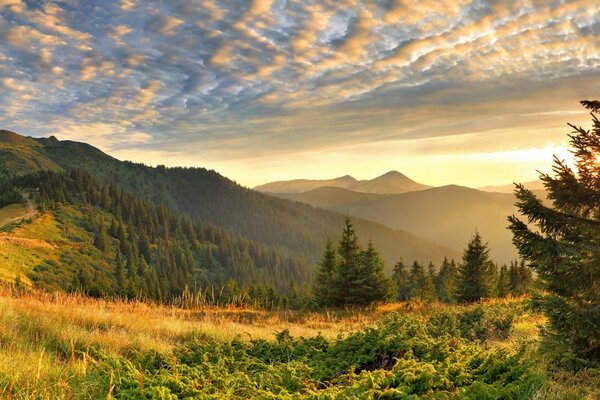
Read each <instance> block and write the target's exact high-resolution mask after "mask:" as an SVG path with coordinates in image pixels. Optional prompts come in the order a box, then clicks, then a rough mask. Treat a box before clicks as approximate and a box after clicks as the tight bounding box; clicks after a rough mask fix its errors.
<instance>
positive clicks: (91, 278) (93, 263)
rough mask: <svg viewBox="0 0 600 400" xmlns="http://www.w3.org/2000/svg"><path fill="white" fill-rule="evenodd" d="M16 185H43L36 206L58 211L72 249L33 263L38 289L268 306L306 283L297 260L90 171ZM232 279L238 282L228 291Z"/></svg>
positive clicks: (30, 178) (41, 176)
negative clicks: (293, 284)
mask: <svg viewBox="0 0 600 400" xmlns="http://www.w3.org/2000/svg"><path fill="white" fill-rule="evenodd" d="M14 182H15V184H17V185H19V186H21V187H35V188H39V192H37V193H36V197H37V198H36V201H37V203H38V204H43V205H44V206H45V207H46V208H47V209H49V210H52V211H53V214H54V216H55V218H56V220H57V222H58V223H59V224H60V225H61V227H62V228H61V229H62V230H63V237H64V239H65V240H66V241H67V242H69V244H70V245H65V243H62V244H61V247H60V250H59V251H57V253H58V254H59V256H58V257H57V259H46V260H44V261H43V262H42V263H40V264H38V265H36V266H35V268H34V269H33V272H32V273H31V275H30V276H29V277H30V279H31V280H32V281H33V282H34V284H35V285H36V286H37V287H39V288H42V289H45V290H49V291H54V290H65V291H82V292H84V293H86V294H88V295H91V296H95V297H99V296H120V297H127V298H148V299H153V300H157V301H172V300H173V299H177V298H180V297H181V296H182V295H183V293H184V291H185V290H186V287H187V288H188V289H187V290H188V291H189V288H190V287H192V288H194V289H193V290H194V291H195V292H196V293H195V294H194V295H195V296H196V299H197V298H200V297H201V298H202V301H203V302H212V303H224V302H228V301H233V299H236V300H235V301H236V302H237V304H255V305H259V306H265V307H268V308H271V307H279V306H281V305H283V304H284V302H285V298H284V296H285V294H286V293H287V292H288V289H289V282H290V280H293V281H298V282H306V281H307V280H308V275H309V273H310V271H309V270H308V268H306V265H305V264H304V263H302V262H301V261H299V260H297V259H294V258H291V257H289V256H286V255H285V254H283V253H282V252H280V251H275V250H273V249H270V248H268V247H266V246H264V245H262V244H259V243H255V242H250V241H247V240H244V239H241V238H238V237H237V236H235V235H233V234H231V233H229V232H227V231H225V230H223V229H220V228H216V227H214V226H211V225H205V224H203V223H201V222H199V221H193V220H191V219H190V218H188V217H185V216H181V215H180V214H178V213H175V212H173V211H171V210H169V209H167V208H166V207H164V206H162V205H161V206H154V205H152V204H150V203H147V202H145V201H144V200H142V199H140V198H139V197H137V196H135V195H132V194H130V193H128V192H126V191H124V190H122V189H120V188H118V187H117V186H116V185H115V184H111V185H100V184H99V183H98V182H97V181H96V180H95V179H94V178H93V177H92V176H91V175H89V174H88V173H86V172H83V171H72V172H70V173H68V174H66V173H56V172H38V173H35V174H30V175H25V176H22V177H19V178H16V179H15V180H14ZM73 243H75V244H76V245H72V244H73ZM230 280H235V285H234V286H231V287H226V283H227V282H228V281H230ZM214 288H223V289H217V290H214ZM209 291H210V295H209ZM297 295H298V294H296V296H297Z"/></svg>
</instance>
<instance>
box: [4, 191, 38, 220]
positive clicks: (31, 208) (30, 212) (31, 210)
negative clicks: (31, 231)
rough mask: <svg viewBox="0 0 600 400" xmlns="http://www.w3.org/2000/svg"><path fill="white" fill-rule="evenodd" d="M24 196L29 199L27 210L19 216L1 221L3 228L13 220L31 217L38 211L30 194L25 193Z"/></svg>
mask: <svg viewBox="0 0 600 400" xmlns="http://www.w3.org/2000/svg"><path fill="white" fill-rule="evenodd" d="M23 198H25V200H26V201H27V212H26V213H24V214H21V215H19V216H18V217H14V218H10V219H7V220H4V221H0V228H2V227H3V226H5V225H8V224H12V223H13V222H17V221H20V220H22V219H27V218H31V217H33V216H34V215H35V214H36V213H37V211H36V210H35V207H34V206H33V203H32V202H31V199H30V198H29V194H28V193H23Z"/></svg>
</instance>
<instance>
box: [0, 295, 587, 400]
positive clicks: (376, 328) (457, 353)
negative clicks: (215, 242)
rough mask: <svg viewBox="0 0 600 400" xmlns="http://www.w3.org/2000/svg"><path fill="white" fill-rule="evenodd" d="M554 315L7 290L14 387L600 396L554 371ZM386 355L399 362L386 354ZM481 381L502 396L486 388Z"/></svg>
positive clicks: (515, 308)
mask: <svg viewBox="0 0 600 400" xmlns="http://www.w3.org/2000/svg"><path fill="white" fill-rule="evenodd" d="M543 322H544V320H543V318H542V317H540V316H539V315H535V314H530V313H529V312H527V311H526V310H525V309H524V308H523V304H522V301H520V300H507V301H497V302H490V303H487V304H485V305H483V306H466V307H462V306H461V307H458V306H454V307H449V306H444V305H440V304H432V305H422V304H414V303H413V304H390V305H384V306H380V307H378V308H374V309H372V310H362V311H361V310H349V311H336V312H322V313H314V312H306V311H272V312H267V311H262V310H254V309H235V308H229V309H228V308H203V309H197V310H189V309H181V308H175V307H168V306H157V305H151V304H145V303H138V302H118V301H116V302H110V301H102V300H94V299H89V298H85V297H82V296H76V295H58V294H57V295H50V294H41V293H29V294H24V293H18V292H15V291H14V289H9V288H5V289H3V290H2V291H1V292H0V394H2V396H3V398H12V399H22V398H23V399H25V398H27V399H29V398H31V399H33V398H36V399H37V398H39V399H52V398H65V399H79V398H102V399H106V398H164V399H171V398H182V397H186V396H188V397H189V398H304V397H307V398H356V397H359V398H436V399H438V398H439V399H441V398H540V399H545V398H551V399H552V398H554V399H579V398H588V399H593V398H597V395H598V393H599V392H598V387H595V388H594V387H593V386H592V385H591V383H592V382H594V379H595V378H597V376H595V375H589V373H580V374H578V375H571V374H566V373H563V374H556V373H550V372H548V371H546V368H545V360H543V359H542V358H539V356H537V355H536V354H537V353H536V352H535V348H536V342H537V340H538V338H537V329H536V325H537V324H539V323H543ZM302 338H304V339H302ZM382 354H383V355H386V354H389V355H392V356H393V357H392V360H393V361H391V360H387V359H385V360H381V357H382ZM386 357H387V356H386ZM586 374H588V375H586ZM551 377H552V379H551ZM481 393H487V394H489V395H490V396H489V397H478V396H479V395H480V394H481ZM506 396H509V397H506Z"/></svg>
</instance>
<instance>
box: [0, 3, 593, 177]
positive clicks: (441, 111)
mask: <svg viewBox="0 0 600 400" xmlns="http://www.w3.org/2000/svg"><path fill="white" fill-rule="evenodd" d="M599 37H600V5H598V4H595V2H591V1H589V0H566V1H560V2H558V1H557V2H554V1H552V2H551V1H521V0H517V1H512V2H503V1H466V0H465V1H462V0H422V1H417V0H386V1H376V0H338V1H333V0H324V1H312V0H307V1H301V2H290V1H283V0H249V1H244V0H231V1H225V0H182V1H177V2H166V1H160V0H147V1H143V2H141V1H134V0H121V1H118V2H97V1H92V0H77V1H71V0H69V1H61V2H42V3H39V2H38V3H36V2H25V1H22V0H0V61H1V62H0V109H2V110H3V111H4V110H7V111H5V112H3V114H2V115H0V124H3V125H7V126H11V127H14V128H15V129H18V128H22V129H23V130H24V131H26V132H29V133H31V134H38V135H45V134H51V133H54V132H56V131H60V132H62V134H65V133H66V132H65V131H64V127H65V126H67V127H69V129H72V132H74V133H72V134H71V135H72V138H76V137H79V138H80V140H88V141H90V142H91V143H93V144H98V145H102V146H104V148H110V149H113V150H119V149H120V151H123V152H124V151H125V150H124V149H125V148H126V147H127V146H128V145H127V140H131V141H132V143H134V144H135V146H136V149H137V150H136V151H137V152H138V153H139V154H142V153H141V152H143V151H155V150H156V149H159V150H160V151H161V152H164V154H167V153H168V154H175V155H176V156H173V157H181V159H182V160H183V159H186V160H192V159H194V158H195V159H202V160H203V161H205V162H214V161H216V160H219V162H218V163H217V164H215V165H219V166H223V167H224V168H226V169H228V170H229V168H234V167H233V166H238V167H239V166H240V165H246V164H247V163H251V161H249V160H252V159H255V160H259V159H260V160H262V161H261V162H263V163H265V165H267V164H268V163H267V161H264V160H266V158H268V157H271V158H273V159H276V160H282V161H281V162H282V163H283V162H284V161H285V160H286V159H289V158H290V155H291V154H295V155H301V154H309V153H310V154H313V153H314V152H318V151H324V152H329V153H334V152H335V149H336V148H337V147H338V146H342V145H343V146H347V147H348V149H359V148H360V146H374V147H373V148H379V147H377V143H386V144H387V145H388V146H391V145H390V144H393V146H397V147H393V146H392V147H390V148H394V149H398V148H401V146H402V144H406V143H407V141H411V143H413V142H414V143H413V144H411V146H412V147H411V149H414V151H415V152H416V154H421V155H423V156H424V157H425V156H427V157H430V156H431V157H433V156H434V155H432V154H430V152H429V150H431V149H436V151H437V149H438V147H437V144H440V147H439V150H440V151H444V146H447V147H446V149H450V148H454V147H452V146H454V145H453V143H457V144H456V146H467V147H468V146H471V148H472V149H473V150H475V149H477V152H478V153H481V154H484V153H486V154H487V153H494V152H503V151H512V150H511V149H503V148H501V147H502V146H504V145H507V143H509V140H510V141H512V142H514V143H518V146H522V147H523V148H545V147H544V146H546V142H544V139H543V137H542V135H541V134H539V132H540V130H542V129H546V128H548V127H549V126H555V124H557V123H558V121H559V119H560V120H564V119H565V118H567V117H568V116H569V114H556V113H559V112H563V111H570V112H572V111H575V110H576V109H577V100H579V99H580V98H583V97H586V98H592V97H594V96H596V95H597V94H596V93H591V91H592V88H594V87H596V86H597V85H595V81H596V80H597V79H598V73H599V71H600V39H599ZM549 99H551V100H549ZM544 113H546V114H544ZM577 118H579V117H577ZM518 126H522V127H525V128H527V129H528V132H532V133H531V137H532V138H533V139H531V141H525V140H521V139H518V137H517V136H516V134H514V132H516V129H517V127H518ZM78 127H80V128H78ZM82 127H83V128H82ZM84 128H85V129H89V130H90V131H91V132H94V134H86V133H85V132H84V130H85V129H84ZM499 132H504V133H503V134H500V133H499ZM507 132H510V133H507ZM461 135H475V136H473V137H469V139H468V140H459V139H460V138H467V137H468V136H461ZM95 138H97V139H95ZM435 138H440V141H438V142H436V140H435ZM453 138H454V139H453ZM474 138H476V139H474ZM486 138H487V139H489V140H488V141H487V142H486ZM491 138H493V142H492V141H491ZM150 139H151V140H150ZM534 142H535V143H534ZM418 143H421V144H422V145H421V146H419V145H418ZM442 144H443V145H442ZM496 144H500V147H498V146H496ZM127 149H129V150H131V146H129V147H127ZM428 149H429V150H428ZM348 151H350V150H348ZM353 151H358V150H353ZM390 151H391V150H390ZM453 151H454V150H453ZM515 151H517V150H515ZM120 154H124V153H120ZM132 154H133V153H132ZM186 154H187V155H186ZM189 154H193V156H190V155H189ZM196 156H197V157H196ZM435 156H436V157H440V155H439V154H435ZM298 157H300V156H298ZM227 160H229V161H227ZM227 162H229V163H230V164H227ZM226 164H227V165H229V167H227V165H226ZM263 172H264V171H263Z"/></svg>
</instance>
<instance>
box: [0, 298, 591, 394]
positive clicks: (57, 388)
mask: <svg viewBox="0 0 600 400" xmlns="http://www.w3.org/2000/svg"><path fill="white" fill-rule="evenodd" d="M522 301H523V299H506V300H491V301H489V302H487V303H488V304H497V303H511V302H512V303H515V302H517V303H519V304H521V303H522ZM448 307H456V308H467V307H469V306H448V305H444V304H441V303H431V304H425V303H418V302H414V303H393V304H385V305H382V306H378V307H374V308H372V309H368V310H364V309H363V310H360V309H349V310H335V311H333V310H329V311H327V310H325V311H323V312H311V311H291V310H275V311H265V310H259V309H253V308H234V307H230V308H227V307H225V308H216V307H203V308H200V309H183V308H178V307H172V306H166V305H156V304H149V303H144V302H137V301H108V300H99V299H91V298H87V297H85V296H81V295H65V294H47V293H40V292H29V293H22V292H17V291H15V290H14V289H11V288H8V287H5V288H4V289H0V398H2V396H4V397H5V396H6V393H7V391H8V388H9V387H10V388H11V389H10V393H11V395H12V398H41V399H46V398H47V399H52V398H73V399H78V398H98V393H101V394H102V398H107V397H108V392H109V391H110V376H111V374H113V373H114V374H117V373H118V371H113V370H111V369H110V368H108V367H107V366H106V364H103V363H102V362H101V361H99V358H98V357H97V354H99V353H98V352H101V353H102V354H108V355H111V354H113V355H119V356H123V357H126V358H130V359H131V358H132V357H135V356H136V355H138V354H143V353H145V352H147V351H150V350H155V351H158V352H161V353H166V354H169V353H171V352H172V351H173V350H174V349H175V348H176V347H177V346H179V345H182V344H185V343H187V342H189V341H190V340H203V338H213V339H217V340H219V341H231V340H233V339H238V340H250V339H267V340H272V339H273V338H274V334H275V333H277V332H281V331H283V330H285V329H287V330H288V331H289V333H290V334H291V335H292V336H296V337H297V336H305V337H309V336H314V335H317V334H319V333H320V334H322V335H324V336H326V337H329V338H334V337H336V336H338V335H339V334H344V333H348V332H351V331H355V330H359V329H362V328H364V327H367V326H374V325H376V324H377V323H378V322H379V321H381V319H382V318H383V317H384V316H385V315H386V314H389V313H401V314H404V313H412V314H418V315H422V316H423V317H425V318H427V317H428V316H429V315H433V314H434V313H436V312H439V311H443V310H445V309H448ZM543 323H544V318H543V317H542V316H540V315H538V314H533V313H531V314H530V313H528V312H525V313H524V314H523V315H521V316H519V317H517V319H516V320H515V323H514V325H513V329H512V331H511V335H510V337H509V338H508V339H506V340H497V341H492V342H490V344H489V345H490V346H494V347H499V348H505V349H507V350H515V349H517V348H519V347H520V346H521V345H523V344H527V343H528V344H529V349H530V350H529V351H530V357H532V359H533V358H535V359H536V362H538V361H539V365H538V367H539V368H540V370H544V368H545V364H544V363H545V361H544V360H543V359H542V358H539V360H538V357H539V356H538V355H537V354H536V352H535V343H536V342H537V341H538V339H539V338H538V329H537V326H538V324H543ZM588 375H589V374H588ZM588 375H586V374H585V373H582V374H579V375H573V374H566V373H565V374H562V375H558V376H557V378H556V381H555V382H550V381H549V382H548V383H547V384H546V385H545V386H544V388H543V390H542V392H540V393H539V394H537V398H540V399H542V398H548V399H571V398H572V399H578V398H583V399H586V398H587V399H593V398H595V397H594V396H595V395H596V393H598V392H597V391H595V389H594V386H593V382H594V380H595V379H596V377H594V376H588ZM114 379H117V376H116V375H115V377H114ZM2 391H5V392H6V393H5V394H4V395H2V394H1V393H2Z"/></svg>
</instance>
